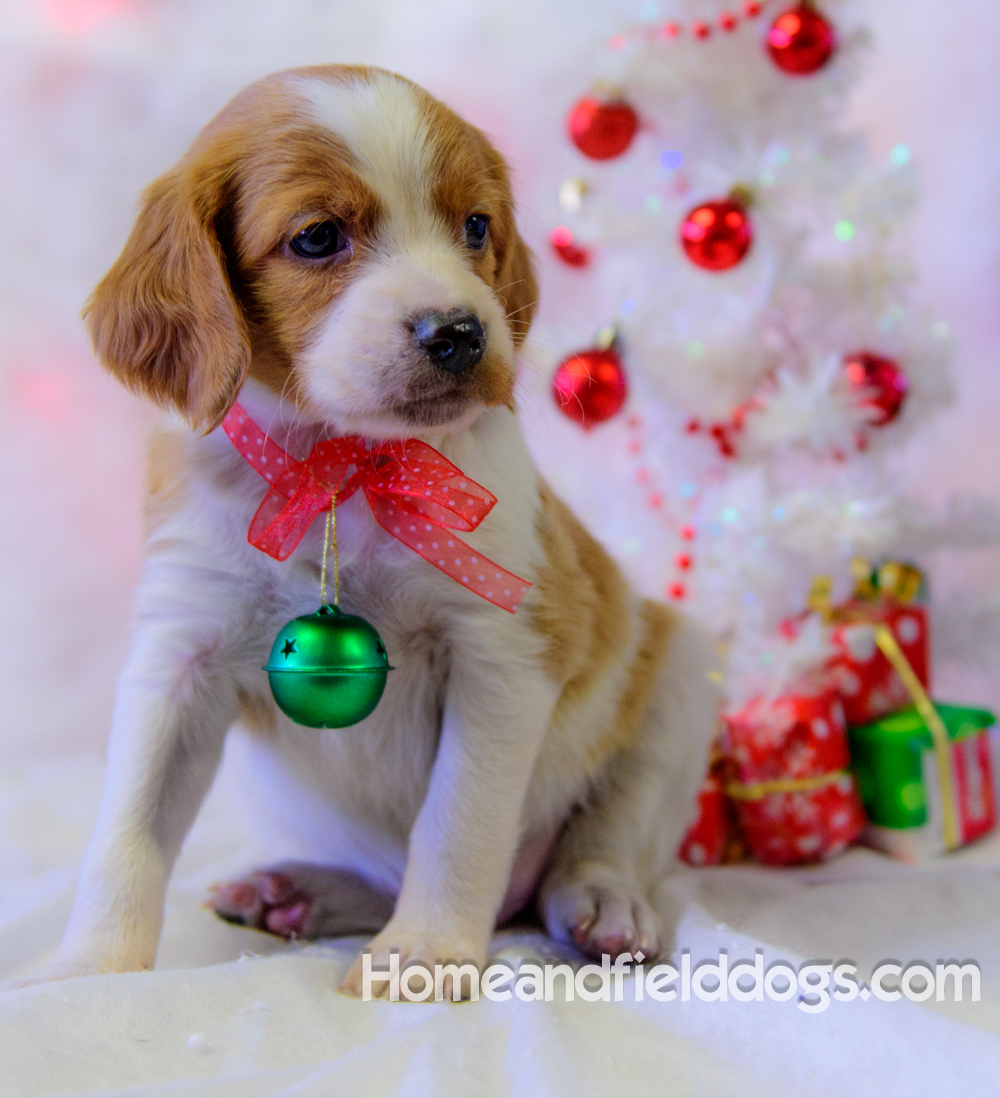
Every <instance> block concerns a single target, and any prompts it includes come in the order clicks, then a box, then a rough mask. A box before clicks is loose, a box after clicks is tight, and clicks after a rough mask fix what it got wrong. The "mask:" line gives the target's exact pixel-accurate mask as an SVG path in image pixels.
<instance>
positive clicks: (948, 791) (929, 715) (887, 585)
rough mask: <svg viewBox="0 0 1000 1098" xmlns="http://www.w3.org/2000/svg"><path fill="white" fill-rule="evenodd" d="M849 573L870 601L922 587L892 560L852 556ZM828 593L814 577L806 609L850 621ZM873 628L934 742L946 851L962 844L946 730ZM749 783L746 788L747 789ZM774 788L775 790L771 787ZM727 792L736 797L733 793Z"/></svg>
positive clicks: (881, 629) (822, 579) (886, 634)
mask: <svg viewBox="0 0 1000 1098" xmlns="http://www.w3.org/2000/svg"><path fill="white" fill-rule="evenodd" d="M851 575H852V576H853V577H854V595H855V598H857V599H861V600H864V601H866V602H871V601H873V600H875V599H877V598H879V597H880V596H887V597H888V598H890V599H892V600H893V601H894V602H897V603H900V604H902V605H904V606H905V605H908V604H909V603H911V602H913V601H914V600H915V599H916V598H917V597H918V596H919V595H920V593H921V591H922V589H923V587H924V575H923V572H921V571H920V569H919V568H917V567H916V566H914V565H912V564H904V563H903V562H901V561H896V560H889V561H886V562H884V563H883V564H880V565H879V566H878V568H872V566H871V564H870V563H869V562H868V561H867V560H866V559H865V558H864V557H854V558H853V559H852V560H851ZM832 595H833V579H832V577H831V576H826V575H820V576H816V577H815V578H814V579H813V582H812V587H811V588H810V591H809V598H808V605H809V609H810V610H812V611H813V612H814V613H816V614H819V616H820V617H821V618H822V619H823V621H824V622H827V623H828V624H829V623H831V622H834V621H838V620H850V618H851V617H853V614H850V613H847V614H844V613H842V612H839V611H838V610H837V609H835V608H834V606H833V603H832ZM873 628H874V630H875V643H876V644H877V645H878V646H879V648H880V649H881V651H882V652H883V653H884V655H885V657H886V659H887V660H888V661H889V663H891V664H892V668H893V670H894V671H895V672H896V674H897V675H898V676H899V678H900V681H901V682H902V683H903V686H904V687H906V692H907V693H908V694H909V695H910V699H911V701H912V702H913V705H914V707H915V708H916V710H917V712H918V713H919V714H920V717H921V719H922V720H923V722H924V724H926V725H927V728H928V730H929V731H930V734H931V743H932V744H933V746H934V760H935V763H936V765H937V773H938V784H939V785H940V787H941V811H942V814H943V816H944V821H943V826H942V832H943V837H944V845H945V849H946V850H955V849H957V848H958V847H959V846H960V845H961V844H960V841H959V831H960V828H959V822H958V808H957V802H956V800H955V782H954V777H953V775H952V772H951V741H950V740H949V738H948V729H947V728H946V727H945V724H944V721H943V720H942V719H941V716H940V714H939V713H938V711H937V709H935V708H934V703H933V702H932V701H931V699H930V697H929V696H928V694H927V691H926V690H925V689H924V688H923V686H922V685H921V682H920V680H919V679H918V678H917V676H916V673H915V672H914V670H913V668H912V667H911V666H910V661H909V660H908V659H907V658H906V656H905V655H904V654H903V650H902V649H901V648H900V647H899V644H898V643H897V641H896V638H895V637H894V636H893V635H892V630H891V629H890V628H889V627H888V626H887V625H877V624H873ZM760 784H766V783H753V785H760ZM753 785H752V786H747V787H746V788H752V787H753ZM775 792H777V791H776V790H775ZM731 795H732V796H738V794H731ZM761 795H763V794H761Z"/></svg>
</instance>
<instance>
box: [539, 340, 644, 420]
mask: <svg viewBox="0 0 1000 1098" xmlns="http://www.w3.org/2000/svg"><path fill="white" fill-rule="evenodd" d="M552 394H553V396H554V397H555V400H556V404H557V405H558V406H559V409H560V410H561V411H562V412H563V413H564V414H565V415H567V416H569V418H570V419H573V420H576V422H577V423H579V424H580V425H581V426H582V427H584V428H590V427H593V426H594V425H595V424H597V423H603V422H604V421H605V420H607V419H610V418H611V417H612V416H614V415H616V414H617V413H618V412H619V411H621V407H622V405H623V404H624V403H625V398H626V397H627V396H628V383H627V381H626V378H625V371H624V369H623V368H622V362H621V358H620V357H619V355H618V352H617V351H616V350H615V349H614V347H613V346H612V347H607V348H600V347H592V348H590V349H589V350H586V351H579V352H578V353H577V354H575V355H570V357H569V358H567V359H565V360H564V361H563V362H561V363H560V364H559V366H558V367H557V369H556V372H555V374H554V375H553V377H552Z"/></svg>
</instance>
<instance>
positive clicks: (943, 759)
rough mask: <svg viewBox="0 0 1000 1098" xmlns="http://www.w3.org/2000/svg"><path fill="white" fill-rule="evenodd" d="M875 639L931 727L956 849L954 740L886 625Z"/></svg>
mask: <svg viewBox="0 0 1000 1098" xmlns="http://www.w3.org/2000/svg"><path fill="white" fill-rule="evenodd" d="M875 643H876V644H877V645H878V646H879V648H880V649H881V650H882V651H883V653H885V657H886V659H887V660H888V661H889V662H890V663H891V664H892V667H893V670H894V671H895V672H896V674H897V675H898V676H899V677H900V679H901V680H902V683H903V685H904V686H905V687H906V691H907V693H908V694H909V695H910V697H911V699H912V700H913V704H914V706H915V707H916V710H917V712H918V713H919V714H920V716H921V719H922V720H923V722H924V724H926V725H927V728H928V729H929V731H930V734H931V742H932V743H933V744H934V759H935V762H936V763H937V773H938V784H939V785H940V786H941V812H942V814H943V816H944V826H943V829H942V830H943V832H944V845H945V849H946V850H955V849H957V847H959V846H960V845H961V843H960V842H959V827H958V809H957V805H956V802H955V783H954V780H953V777H952V773H951V740H950V739H949V738H948V729H947V728H946V727H945V724H944V721H943V720H941V715H940V713H938V711H937V709H935V708H934V703H933V702H932V701H931V699H930V697H929V696H928V694H927V691H926V690H925V689H924V688H923V686H922V685H921V682H920V680H919V679H918V678H917V676H916V673H915V672H914V670H913V668H912V667H911V666H910V661H909V660H908V659H907V658H906V656H904V655H903V650H902V649H901V648H900V647H899V644H898V643H897V641H896V638H895V637H894V636H893V635H892V630H891V629H890V628H889V627H888V626H887V625H876V626H875Z"/></svg>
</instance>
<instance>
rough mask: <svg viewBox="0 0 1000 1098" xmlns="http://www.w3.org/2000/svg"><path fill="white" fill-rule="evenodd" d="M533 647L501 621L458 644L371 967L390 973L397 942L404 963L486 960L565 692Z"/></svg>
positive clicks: (348, 986)
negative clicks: (390, 909) (533, 784)
mask: <svg viewBox="0 0 1000 1098" xmlns="http://www.w3.org/2000/svg"><path fill="white" fill-rule="evenodd" d="M534 646H535V644H534V642H533V640H532V638H531V637H529V636H528V635H527V631H526V630H524V629H523V627H521V626H520V623H519V622H513V621H511V622H503V623H500V622H497V621H496V620H495V619H494V621H493V622H491V623H490V628H489V631H488V632H487V633H486V635H483V636H473V637H468V636H464V637H462V638H460V639H457V640H456V641H455V643H454V647H453V649H452V659H451V667H450V671H449V679H448V688H447V694H446V701H445V708H444V718H443V721H442V726H441V740H440V745H439V747H438V753H437V757H436V759H435V762H434V767H433V770H432V772H431V779H430V785H429V788H428V792H427V798H426V800H425V801H424V804H423V806H422V808H421V810H420V812H419V814H418V816H417V819H416V822H415V823H414V825H413V830H412V832H411V834H410V844H409V856H408V859H407V864H406V871H405V873H404V876H403V884H402V888H401V890H400V894H399V900H398V901H397V904H396V910H395V913H394V914H393V917H392V919H391V920H390V921H389V923H388V924H387V925H386V927H385V929H384V930H383V931H382V932H381V933H380V934H379V935H378V936H377V937H376V938H375V939H374V940H373V941H372V943H371V945H370V946H369V947H368V948H369V949H370V950H371V953H372V960H373V966H374V967H375V968H379V969H384V968H385V967H386V965H387V963H388V957H389V954H390V952H393V951H395V950H398V951H399V953H400V964H401V965H404V964H406V962H407V961H408V960H409V961H420V962H421V963H423V964H424V965H426V966H428V967H431V968H432V967H433V965H434V964H435V962H437V961H459V962H461V961H472V962H474V963H475V964H477V965H478V966H480V967H481V966H482V965H483V964H484V963H485V961H486V958H487V950H488V947H489V941H490V936H491V933H492V930H493V926H494V922H495V919H496V915H497V911H498V910H499V908H500V904H501V902H502V900H503V895H504V891H505V889H506V886H507V882H508V879H509V876H510V869H511V863H512V861H513V857H514V851H515V849H516V847H517V842H518V838H519V832H520V826H521V814H522V809H523V806H524V799H525V794H526V792H527V788H528V782H529V779H530V777H531V772H532V768H533V766H534V762H535V758H536V756H537V753H538V748H539V744H540V742H541V739H542V736H543V734H544V732H545V729H546V727H547V726H548V723H549V719H550V717H551V714H552V710H553V707H554V706H555V702H556V698H557V689H556V687H555V686H554V685H553V684H552V683H551V682H549V681H548V680H547V679H546V678H545V677H544V675H543V673H542V671H541V669H540V666H539V661H538V660H537V659H532V658H531V656H532V651H533V648H534ZM365 952H367V950H366V951H365ZM361 977H362V960H361V957H360V956H359V957H358V959H357V960H356V961H355V962H354V965H353V966H352V968H351V970H350V972H349V973H348V975H347V978H346V979H345V981H344V984H343V988H342V990H344V991H347V992H351V993H353V994H355V995H360V994H361V991H362V983H361ZM378 987H379V985H376V988H375V990H376V991H377V990H378ZM382 989H383V992H384V990H385V985H384V984H383V985H382ZM445 994H446V995H447V994H448V991H447V990H446V992H445Z"/></svg>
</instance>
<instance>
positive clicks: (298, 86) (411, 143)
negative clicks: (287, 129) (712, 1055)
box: [290, 73, 446, 244]
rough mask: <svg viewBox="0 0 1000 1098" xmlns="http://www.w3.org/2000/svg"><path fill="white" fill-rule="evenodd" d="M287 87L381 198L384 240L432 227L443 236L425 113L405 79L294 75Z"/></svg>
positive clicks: (402, 239) (411, 235) (398, 239)
mask: <svg viewBox="0 0 1000 1098" xmlns="http://www.w3.org/2000/svg"><path fill="white" fill-rule="evenodd" d="M290 87H291V88H292V90H294V91H295V92H297V93H298V94H299V95H300V96H302V98H303V99H305V101H306V102H307V104H308V109H309V113H310V114H311V115H312V117H313V119H314V120H315V121H316V122H317V123H318V124H319V125H321V126H324V127H326V128H327V129H328V130H330V132H331V133H334V134H336V135H337V137H339V138H340V139H341V140H342V141H343V142H344V143H345V144H346V145H347V146H348V148H349V149H350V150H351V152H352V153H353V155H354V157H355V158H356V160H357V164H358V168H359V174H360V175H361V177H362V178H363V179H364V181H365V182H366V183H367V184H368V186H369V187H371V189H372V190H373V191H374V192H375V193H376V194H377V195H378V196H379V198H381V199H382V202H383V205H384V207H385V211H386V215H387V218H388V223H387V224H386V225H385V226H384V231H383V239H385V240H386V242H387V243H389V242H390V241H391V242H394V243H396V244H403V243H404V242H407V241H409V240H412V239H414V237H415V236H425V235H426V234H427V233H429V232H433V231H434V230H435V229H438V230H439V231H440V232H441V233H442V236H445V235H446V234H445V233H444V226H442V225H440V221H439V219H438V218H437V217H436V215H435V214H434V211H433V204H432V195H431V182H432V171H433V168H432V163H431V162H432V148H431V135H430V133H429V132H428V127H427V118H426V116H425V115H424V114H423V113H422V112H421V110H420V104H419V103H418V102H417V97H416V95H415V93H414V90H413V88H412V87H410V85H409V84H407V83H406V82H405V81H403V80H399V79H397V78H396V77H393V76H390V75H388V74H386V73H375V74H373V75H372V76H371V78H369V79H365V78H360V77H359V78H357V79H354V80H348V81H329V80H322V79H319V78H315V77H295V78H294V79H293V80H292V81H291V82H290Z"/></svg>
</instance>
